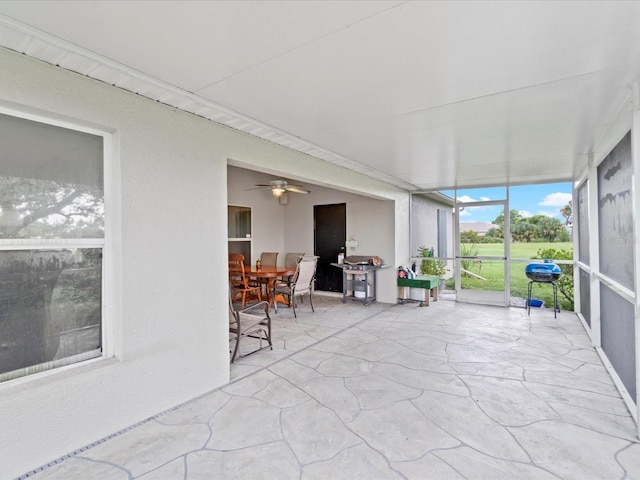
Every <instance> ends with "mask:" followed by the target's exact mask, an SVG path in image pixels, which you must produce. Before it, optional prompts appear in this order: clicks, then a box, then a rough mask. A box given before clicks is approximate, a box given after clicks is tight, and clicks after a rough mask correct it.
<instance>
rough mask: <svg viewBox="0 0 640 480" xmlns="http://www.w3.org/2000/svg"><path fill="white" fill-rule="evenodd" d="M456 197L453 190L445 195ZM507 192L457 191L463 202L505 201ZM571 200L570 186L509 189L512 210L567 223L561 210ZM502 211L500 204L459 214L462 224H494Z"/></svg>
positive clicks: (482, 189)
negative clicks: (545, 216)
mask: <svg viewBox="0 0 640 480" xmlns="http://www.w3.org/2000/svg"><path fill="white" fill-rule="evenodd" d="M442 193H444V194H446V195H449V196H451V197H453V195H454V192H453V190H450V191H444V192H442ZM505 197H506V189H505V188H504V187H499V188H476V189H472V190H458V198H459V199H461V200H462V201H482V200H503V199H504V198H505ZM570 200H571V183H551V184H545V185H523V186H518V187H511V188H510V189H509V208H510V209H512V210H518V211H519V212H520V213H521V214H522V215H523V216H525V217H530V216H532V215H547V216H549V217H553V218H557V219H558V220H560V221H561V222H562V223H564V217H563V216H562V214H561V213H560V209H561V208H562V207H564V206H565V205H566V204H567V203H569V201H570ZM500 212H501V207H500V206H497V205H493V206H487V207H467V208H465V209H464V210H463V211H462V213H461V214H460V220H461V221H462V222H488V223H491V222H493V220H495V218H496V217H497V216H498V214H499V213H500Z"/></svg>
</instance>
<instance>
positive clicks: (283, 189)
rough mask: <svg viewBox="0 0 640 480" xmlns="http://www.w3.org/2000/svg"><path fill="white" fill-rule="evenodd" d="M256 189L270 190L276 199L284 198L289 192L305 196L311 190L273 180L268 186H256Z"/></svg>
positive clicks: (283, 181)
mask: <svg viewBox="0 0 640 480" xmlns="http://www.w3.org/2000/svg"><path fill="white" fill-rule="evenodd" d="M256 187H258V188H268V189H270V190H271V193H272V194H273V196H274V197H276V198H282V197H283V195H284V194H285V193H288V192H294V193H302V194H304V195H306V194H308V193H310V191H309V190H307V189H306V188H303V187H301V186H300V185H289V184H288V183H287V181H286V180H271V181H270V182H269V183H268V184H261V183H259V184H256ZM249 190H253V188H250V189H249Z"/></svg>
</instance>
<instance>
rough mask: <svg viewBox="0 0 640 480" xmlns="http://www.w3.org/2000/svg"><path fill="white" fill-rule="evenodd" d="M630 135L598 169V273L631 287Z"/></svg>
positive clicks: (632, 275)
mask: <svg viewBox="0 0 640 480" xmlns="http://www.w3.org/2000/svg"><path fill="white" fill-rule="evenodd" d="M632 177H633V166H632V162H631V132H629V133H627V135H625V136H624V138H623V139H622V140H620V142H619V143H618V145H616V147H615V148H614V149H613V150H612V151H611V153H610V154H609V155H607V157H606V158H605V159H604V161H603V162H602V163H601V164H600V165H599V166H598V224H599V227H600V235H599V236H600V238H599V250H600V272H601V273H602V274H604V275H606V276H607V277H609V278H611V279H613V280H615V281H616V282H618V283H620V284H621V285H624V286H625V287H627V288H629V289H633V286H634V272H633V212H632V199H631V187H632V185H631V184H632Z"/></svg>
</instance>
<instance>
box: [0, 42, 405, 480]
mask: <svg viewBox="0 0 640 480" xmlns="http://www.w3.org/2000/svg"><path fill="white" fill-rule="evenodd" d="M0 108H4V109H5V111H7V109H11V108H15V109H16V110H19V111H32V112H35V113H41V114H43V115H44V116H49V117H55V116H60V117H62V118H65V119H69V120H72V121H74V122H77V123H81V124H87V125H89V124H91V125H94V126H96V127H98V128H100V129H103V130H105V131H110V132H113V136H114V143H113V148H114V155H113V156H112V157H111V158H109V159H107V173H108V175H110V176H111V177H112V178H113V184H112V185H111V184H110V186H109V188H108V191H107V198H106V200H107V208H108V209H109V212H110V213H111V220H112V221H113V225H112V229H111V230H110V232H111V236H110V238H109V239H108V242H109V244H108V248H109V249H110V250H108V251H107V255H106V256H105V261H106V262H108V269H109V270H108V274H109V276H108V280H107V282H108V284H107V288H108V292H107V295H106V296H105V299H104V302H105V315H106V317H105V318H106V319H107V321H108V322H109V325H110V326H111V329H112V332H113V335H112V336H113V339H112V342H111V345H112V348H113V352H114V353H115V356H114V357H113V358H112V359H109V360H99V361H95V362H91V363H85V364H83V365H80V366H73V367H71V368H67V369H65V370H64V371H63V370H58V371H54V372H49V373H47V374H44V375H41V376H37V377H35V376H34V377H29V378H25V379H21V380H18V381H12V382H5V383H3V384H0V425H2V433H1V434H0V451H2V455H1V456H0V477H2V478H11V477H14V476H17V475H20V474H22V473H25V472H26V471H28V470H30V469H32V468H35V467H38V466H40V465H42V464H43V463H46V462H48V461H50V460H52V459H55V458H57V457H58V456H61V455H64V454H66V453H69V452H71V451H73V450H75V449H77V448H80V447H82V446H84V445H86V444H88V443H91V442H93V441H95V440H98V439H100V438H102V437H104V436H106V435H109V434H111V433H113V432H115V431H117V430H119V429H122V428H125V427H127V426H129V425H131V424H134V423H136V422H138V421H141V420H143V419H145V418H147V417H148V416H150V415H153V414H155V413H158V412H160V411H163V410H165V409H167V408H169V407H171V406H174V405H176V404H178V403H181V402H184V401H186V400H189V399H191V398H193V397H194V396H197V395H199V394H201V393H203V392H206V391H209V390H211V389H213V388H215V387H218V386H220V385H223V384H224V383H226V382H227V381H228V378H229V377H228V375H229V365H228V336H227V311H226V310H227V300H226V282H227V278H226V268H220V266H221V265H226V252H227V246H226V245H227V243H226V241H227V239H226V230H227V225H226V206H227V185H226V178H227V176H226V168H227V162H228V161H229V160H230V159H232V160H233V161H236V162H243V163H244V164H246V165H249V166H251V165H254V166H255V167H256V168H257V169H262V170H267V169H275V170H277V171H284V172H288V174H289V176H290V177H291V176H294V177H297V178H307V179H314V180H315V181H317V182H318V183H322V184H325V185H331V184H335V185H338V186H340V187H342V188H344V189H346V190H350V191H353V192H356V193H363V194H366V195H373V196H376V197H378V198H385V199H388V200H390V201H391V202H390V203H392V204H393V205H394V210H395V215H394V216H393V219H392V221H393V222H394V225H393V226H392V227H390V230H391V229H392V230H393V234H392V235H393V237H394V247H393V253H392V256H395V259H394V258H389V259H388V261H389V262H390V263H391V262H393V263H396V262H397V259H398V258H400V259H403V258H406V257H407V256H408V248H409V247H408V244H409V242H408V204H409V202H408V194H407V193H406V192H403V191H402V190H400V189H397V188H396V187H392V186H389V185H387V184H385V183H383V182H380V181H377V180H374V179H370V178H368V177H365V176H363V175H360V174H357V173H355V172H349V171H346V170H345V169H342V168H339V167H334V166H331V165H328V164H326V163H325V162H322V161H319V160H315V159H313V158H310V157H308V156H306V155H303V154H300V153H297V152H294V151H291V150H288V149H286V148H283V147H279V146H277V145H274V144H271V143H269V142H266V141H263V140H260V139H257V138H254V137H251V136H249V135H245V134H241V133H238V132H236V131H233V130H231V129H228V128H225V127H221V126H219V125H216V124H214V123H211V122H208V121H206V120H204V119H201V118H199V117H196V116H193V115H189V114H186V113H183V112H180V111H177V110H175V109H173V108H170V107H167V106H164V105H161V104H159V103H157V102H154V101H151V100H148V99H145V98H143V97H140V96H138V95H135V94H132V93H129V92H126V91H123V90H120V89H118V88H115V87H112V86H108V85H106V84H103V83H101V82H97V81H94V80H91V79H88V78H86V77H83V76H80V75H77V74H74V73H71V72H68V71H65V70H62V69H60V68H57V67H54V66H51V65H48V64H44V63H41V62H39V61H35V60H33V59H30V58H29V57H26V56H24V55H18V54H16V53H14V52H10V51H8V50H5V49H0ZM286 247H287V245H283V248H286ZM260 248H262V247H260ZM277 248H280V246H279V245H278V246H277ZM265 249H266V246H265ZM385 260H387V259H386V258H385ZM393 281H394V279H393V278H391V277H390V278H389V279H387V283H388V285H387V286H386V287H382V288H387V289H388V288H389V287H390V286H392V285H393ZM381 283H382V282H381ZM394 295H395V293H394Z"/></svg>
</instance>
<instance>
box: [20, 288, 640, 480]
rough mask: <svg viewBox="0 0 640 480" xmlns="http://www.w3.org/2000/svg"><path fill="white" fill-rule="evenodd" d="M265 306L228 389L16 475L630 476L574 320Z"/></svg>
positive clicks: (637, 461) (632, 451)
mask: <svg viewBox="0 0 640 480" xmlns="http://www.w3.org/2000/svg"><path fill="white" fill-rule="evenodd" d="M314 305H315V308H316V312H315V313H312V312H311V311H310V309H309V307H308V304H306V305H301V308H300V309H299V315H298V318H297V319H294V318H293V314H292V312H291V311H290V310H288V309H287V308H281V309H280V312H279V313H278V314H277V315H274V327H273V328H274V337H275V343H274V350H273V351H270V350H262V351H260V352H258V353H256V354H254V355H250V356H248V357H244V358H243V359H241V360H239V361H238V362H237V363H236V364H234V365H232V367H231V369H232V371H231V375H232V380H231V382H230V383H229V384H228V385H225V386H224V387H222V388H220V389H217V390H214V391H212V392H210V393H207V394H204V395H201V396H200V397H198V398H196V399H194V400H192V401H189V402H187V403H184V404H182V405H179V406H176V407H175V408H173V409H170V410H168V411H165V412H163V413H159V414H158V415H156V416H154V417H152V418H150V419H148V420H145V421H143V422H141V423H139V424H137V425H134V426H132V427H130V428H127V429H125V430H122V431H120V432H118V433H115V434H114V435H111V436H110V437H108V438H106V439H103V440H99V441H97V442H95V443H93V444H91V445H89V446H87V447H86V448H83V449H80V450H78V451H76V452H73V453H71V454H69V455H67V456H65V457H64V458H63V459H59V460H56V461H54V462H52V463H51V464H49V465H47V466H44V467H42V468H41V469H37V470H36V471H34V472H30V473H28V474H25V475H24V476H23V477H22V478H35V479H49V480H51V479H69V478H105V479H106V478H109V479H118V478H123V479H126V478H144V479H150V478H158V479H160V478H162V479H166V478H184V479H191V480H193V479H202V478H225V479H231V478H238V479H240V478H304V479H307V478H308V479H312V478H318V479H326V478H371V479H402V478H416V479H418V478H420V479H467V478H491V479H511V478H519V479H524V478H531V479H536V480H539V479H546V478H549V479H552V478H556V479H557V478H562V479H585V478H640V444H639V443H638V440H637V438H636V435H635V423H634V421H633V419H632V417H631V415H630V414H629V411H628V410H627V408H626V407H625V404H624V402H623V400H622V399H621V397H620V395H619V393H618V391H617V390H616V388H615V386H614V384H613V382H612V380H611V378H610V377H609V375H608V374H607V372H606V370H605V368H604V366H603V365H602V362H601V361H600V358H599V356H598V355H597V354H596V352H595V350H594V348H593V347H592V346H591V342H590V339H589V336H588V335H587V333H586V331H585V329H584V328H583V326H582V324H581V322H580V321H579V319H578V317H577V316H576V315H575V314H574V313H572V312H561V313H560V314H558V316H557V318H554V316H553V311H552V310H550V309H538V310H536V311H535V312H532V314H531V315H530V316H527V312H526V309H524V308H500V307H490V306H479V305H465V304H462V303H456V302H451V301H442V300H441V301H439V302H432V303H431V306H430V307H426V308H420V307H418V306H416V305H415V304H405V305H400V304H397V305H393V304H383V303H376V304H372V305H369V306H368V307H364V308H363V307H362V305H360V304H359V303H356V302H347V303H345V304H343V303H342V302H341V300H340V299H339V298H336V297H333V296H316V297H315V300H314Z"/></svg>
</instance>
